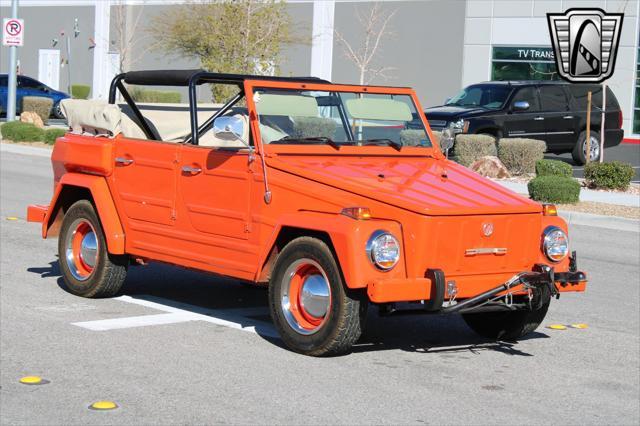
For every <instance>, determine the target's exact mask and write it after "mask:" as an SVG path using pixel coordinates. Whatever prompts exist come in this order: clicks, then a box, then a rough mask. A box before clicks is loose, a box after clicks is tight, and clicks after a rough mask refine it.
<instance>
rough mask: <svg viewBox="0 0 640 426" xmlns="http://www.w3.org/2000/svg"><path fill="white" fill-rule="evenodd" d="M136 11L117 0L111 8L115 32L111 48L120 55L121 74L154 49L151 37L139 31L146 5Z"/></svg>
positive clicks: (121, 0)
mask: <svg viewBox="0 0 640 426" xmlns="http://www.w3.org/2000/svg"><path fill="white" fill-rule="evenodd" d="M134 10H135V9H134V6H128V5H127V4H126V3H125V1H123V0H117V1H116V2H114V4H113V6H112V8H111V14H112V22H113V28H114V32H115V37H114V39H112V40H111V48H112V50H113V51H115V52H117V53H119V54H120V62H119V63H118V68H119V71H120V72H125V71H127V70H130V69H131V68H132V66H133V65H134V64H135V63H137V62H138V61H140V60H142V58H143V56H144V55H145V53H147V52H148V51H149V50H151V49H153V48H154V43H152V42H151V35H150V34H148V33H144V31H138V27H139V26H140V20H141V18H142V14H143V13H144V12H145V10H144V5H140V6H139V8H138V11H137V13H133V12H134ZM134 51H135V54H134Z"/></svg>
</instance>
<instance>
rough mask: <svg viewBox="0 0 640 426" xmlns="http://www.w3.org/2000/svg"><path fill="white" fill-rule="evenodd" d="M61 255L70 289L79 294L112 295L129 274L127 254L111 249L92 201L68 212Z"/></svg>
mask: <svg viewBox="0 0 640 426" xmlns="http://www.w3.org/2000/svg"><path fill="white" fill-rule="evenodd" d="M58 256H59V262H60V270H61V272H62V278H63V279H64V283H65V285H66V288H67V290H69V292H70V293H72V294H75V295H77V296H82V297H94V298H97V297H111V296H113V295H115V294H116V293H117V292H118V290H120V287H122V284H123V282H124V279H125V276H126V274H127V263H128V262H127V257H126V256H115V255H112V254H110V253H109V252H108V251H107V243H106V240H105V237H104V232H103V230H102V225H101V224H100V220H99V219H98V215H97V214H96V212H95V209H94V208H93V204H91V202H90V201H88V200H80V201H77V202H76V203H74V204H73V205H72V206H71V207H69V210H67V212H66V214H65V215H64V219H63V220H62V227H61V228H60V236H59V238H58Z"/></svg>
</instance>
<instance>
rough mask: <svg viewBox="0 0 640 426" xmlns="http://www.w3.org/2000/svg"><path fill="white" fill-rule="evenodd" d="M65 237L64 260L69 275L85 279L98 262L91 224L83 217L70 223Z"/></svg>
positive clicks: (96, 242)
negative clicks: (68, 231)
mask: <svg viewBox="0 0 640 426" xmlns="http://www.w3.org/2000/svg"><path fill="white" fill-rule="evenodd" d="M70 229H73V231H71V232H70V233H69V234H68V235H67V238H66V244H65V246H66V253H65V257H66V262H67V267H68V268H69V272H71V275H72V276H73V277H74V278H75V279H76V280H78V281H85V280H87V279H88V278H89V277H90V276H91V274H92V273H93V271H94V269H95V267H96V265H97V263H98V239H97V235H96V232H95V229H94V228H93V225H91V223H90V222H89V221H87V220H85V219H77V220H76V221H75V222H73V223H72V224H71V227H70Z"/></svg>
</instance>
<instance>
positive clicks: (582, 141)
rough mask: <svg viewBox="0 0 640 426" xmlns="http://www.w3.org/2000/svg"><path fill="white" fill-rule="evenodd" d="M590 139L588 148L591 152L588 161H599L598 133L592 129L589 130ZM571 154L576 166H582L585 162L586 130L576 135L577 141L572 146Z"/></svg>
mask: <svg viewBox="0 0 640 426" xmlns="http://www.w3.org/2000/svg"><path fill="white" fill-rule="evenodd" d="M590 139H591V143H590V147H589V150H590V152H591V154H590V156H589V161H599V160H600V155H602V153H601V152H600V134H599V133H598V132H594V131H593V130H592V131H591V132H590ZM571 156H572V157H573V161H574V162H575V163H576V164H577V165H578V166H582V165H584V164H585V163H586V162H587V132H582V133H580V135H579V136H578V143H577V144H576V146H575V147H574V148H573V152H572V153H571Z"/></svg>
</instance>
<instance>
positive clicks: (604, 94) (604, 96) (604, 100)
mask: <svg viewBox="0 0 640 426" xmlns="http://www.w3.org/2000/svg"><path fill="white" fill-rule="evenodd" d="M606 105H607V85H606V84H603V85H602V114H601V117H600V162H601V163H602V162H604V120H605V117H606V108H607V107H606Z"/></svg>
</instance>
